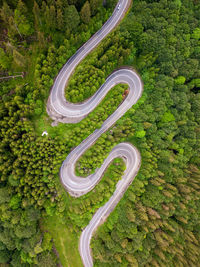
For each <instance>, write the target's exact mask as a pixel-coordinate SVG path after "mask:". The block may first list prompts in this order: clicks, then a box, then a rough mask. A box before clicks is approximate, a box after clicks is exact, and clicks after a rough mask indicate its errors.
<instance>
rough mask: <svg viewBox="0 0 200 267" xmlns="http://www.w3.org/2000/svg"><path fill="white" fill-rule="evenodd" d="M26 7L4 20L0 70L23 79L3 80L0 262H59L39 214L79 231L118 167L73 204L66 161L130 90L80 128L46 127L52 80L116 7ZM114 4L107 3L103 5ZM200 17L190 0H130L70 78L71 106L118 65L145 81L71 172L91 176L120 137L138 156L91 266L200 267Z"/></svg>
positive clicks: (111, 96)
mask: <svg viewBox="0 0 200 267" xmlns="http://www.w3.org/2000/svg"><path fill="white" fill-rule="evenodd" d="M0 3H1V2H0ZM26 3H27V4H25V1H24V2H23V1H21V0H20V1H6V2H4V3H3V4H1V12H0V14H1V24H0V25H1V26H0V31H1V33H2V35H1V36H2V39H3V42H1V44H2V49H0V58H1V59H0V71H1V72H3V71H4V72H5V71H6V70H7V71H8V72H9V73H11V74H12V73H13V72H15V71H24V72H26V74H27V76H25V78H24V79H21V80H9V81H5V82H1V83H0V96H1V97H0V116H1V120H0V129H1V131H0V141H1V142H0V153H1V158H0V163H1V164H0V176H1V185H0V204H1V205H0V218H1V220H0V223H1V225H0V230H1V231H0V252H1V253H0V262H1V263H4V262H9V264H10V266H15V267H17V266H19V267H21V266H22V267H24V266H25V267H26V266H37V265H38V266H56V261H55V257H54V256H53V254H52V240H51V235H50V234H49V233H42V232H41V230H40V228H39V220H40V218H41V216H42V217H43V216H45V214H48V215H50V216H52V219H53V215H54V214H55V213H56V215H57V216H59V217H60V218H62V220H64V221H65V223H66V224H67V225H68V226H69V227H70V229H74V230H75V231H76V232H79V231H80V230H81V229H82V228H83V227H85V226H86V225H87V224H88V222H89V220H90V219H91V217H92V215H93V214H94V212H95V211H96V209H97V208H99V207H100V206H102V205H103V204H104V203H105V202H106V201H107V200H108V199H109V198H110V196H111V195H112V193H113V191H114V190H115V185H116V183H117V181H118V180H119V179H120V177H121V175H122V173H123V170H124V165H123V163H122V162H121V161H119V160H115V161H114V163H113V164H112V165H110V166H109V167H108V170H107V172H106V173H105V176H104V178H103V180H102V181H101V182H100V183H99V185H97V187H96V188H94V189H93V191H92V192H90V193H89V194H87V195H86V196H83V197H81V198H80V199H73V198H71V197H69V196H68V195H67V196H66V195H64V194H63V190H62V188H61V186H60V183H59V179H58V174H59V168H60V166H61V163H62V161H63V160H64V158H65V157H66V155H67V154H68V153H69V152H70V150H71V149H73V147H75V146H77V145H79V144H80V142H81V141H82V140H84V139H85V138H86V137H87V136H88V135H89V134H91V133H92V132H93V131H94V130H95V129H96V128H99V127H101V124H102V123H103V121H104V120H105V119H106V118H107V117H108V116H109V115H110V114H112V113H113V112H114V110H116V108H117V106H118V105H119V104H120V103H121V102H122V101H123V99H124V97H126V94H127V93H128V91H127V88H126V86H124V85H118V86H116V87H115V88H113V90H111V92H109V93H108V95H107V97H106V98H105V100H104V101H103V102H102V103H101V104H100V105H99V106H98V107H97V108H96V109H95V110H94V111H93V112H92V113H91V114H90V115H89V116H88V117H87V118H85V119H84V120H83V121H81V122H80V123H78V124H77V125H58V126H57V127H54V128H52V127H50V126H49V125H50V122H49V119H47V116H46V113H45V108H46V99H47V97H48V95H49V89H50V87H51V86H52V84H53V79H54V78H55V76H56V74H57V72H58V71H59V69H60V68H61V67H62V65H63V64H64V63H65V62H66V60H67V59H69V57H70V56H71V55H73V54H74V53H75V51H76V50H77V49H78V47H80V46H81V45H82V44H83V42H85V41H87V40H88V39H89V38H90V36H91V35H92V34H93V33H95V32H96V31H97V30H98V29H99V28H100V27H101V25H102V24H103V22H104V21H105V20H106V19H107V18H108V16H109V15H110V13H111V10H106V9H105V8H104V7H102V1H98V0H97V1H96V0H90V1H76V0H69V1H64V0H57V1H46V2H45V1H39V0H38V1H34V2H33V1H26ZM114 3H116V1H108V0H107V1H104V4H105V6H107V7H108V6H112V7H113V5H114ZM87 10H90V11H91V15H90V14H89V13H88V12H86V11H87ZM199 14H200V5H199V3H198V1H195V0H194V1H189V0H183V1H178V0H177V1H165V0H161V1H150V0H149V1H134V3H133V8H132V11H131V12H130V13H129V14H128V15H127V17H126V18H125V19H124V21H123V22H122V23H121V24H120V26H119V28H118V29H117V30H116V31H115V32H114V33H111V34H110V35H109V36H108V37H107V38H106V39H105V40H104V41H103V42H102V44H101V45H100V46H99V47H98V48H97V49H96V50H95V51H93V52H92V53H91V54H90V55H89V56H88V57H87V58H86V59H85V60H84V61H83V62H82V63H81V64H80V66H78V67H77V69H76V71H75V73H74V76H73V77H72V78H71V80H70V82H69V86H68V88H67V90H66V97H67V99H68V100H70V101H72V102H80V101H83V100H85V99H86V98H88V97H90V96H91V95H92V94H94V92H96V90H97V89H98V88H99V86H100V85H101V84H102V83H103V82H104V81H105V79H106V77H107V76H108V75H109V74H110V73H111V72H112V71H113V70H114V69H115V68H117V67H119V66H121V65H127V64H128V65H130V66H132V67H134V68H137V69H138V71H139V73H140V74H141V76H142V80H143V82H144V92H143V96H142V98H141V99H140V100H139V102H138V103H137V104H136V105H135V106H133V107H132V108H131V109H130V110H129V111H128V112H127V113H126V114H125V116H123V117H122V118H121V119H120V120H119V121H118V122H116V124H115V125H114V126H113V127H112V128H111V129H109V130H108V131H107V133H105V134H104V135H102V136H101V138H100V139H99V140H98V141H97V143H96V144H95V145H94V146H93V147H91V148H90V149H89V150H88V151H87V152H86V153H85V155H83V156H82V157H81V158H80V159H79V161H78V162H77V173H78V174H80V175H82V176H87V175H88V174H89V173H91V172H93V171H94V170H95V169H96V168H97V167H99V166H100V165H101V163H102V161H103V160H104V158H105V157H106V155H107V154H108V153H109V151H110V150H111V149H112V147H113V146H114V145H115V144H117V143H119V142H122V141H128V142H131V143H133V144H134V145H135V146H136V147H137V148H138V149H139V151H140V152H141V156H142V166H141V169H140V172H139V174H138V176H137V177H136V178H135V180H134V182H133V184H132V185H131V186H130V188H129V189H128V191H127V193H126V194H125V196H124V198H123V200H122V201H121V202H120V204H119V205H118V207H117V208H116V210H115V211H114V212H113V213H112V214H111V216H110V218H109V219H108V221H107V223H106V224H105V225H103V226H102V227H101V228H100V229H99V231H98V232H97V234H96V235H95V237H94V239H93V241H92V248H93V256H94V260H95V266H147V267H148V266H198V264H199V260H200V258H199V246H200V237H199V236H200V234H199V222H200V218H199V205H200V201H199V186H200V183H199V178H200V172H199V169H198V167H197V166H199V164H200V160H199V140H200V127H199V123H200V115H199V114H200V104H199V103H200V93H199V88H200V82H199V79H200V72H199V59H200V57H199V55H200V48H199V19H200V15H199ZM19 17H22V18H23V19H22V20H20V19H19ZM9 73H6V75H7V74H9ZM38 121H40V129H42V130H46V128H45V127H46V126H47V127H49V128H48V129H49V135H48V136H47V137H41V133H40V130H38V125H39V124H38ZM38 133H39V134H40V136H38ZM60 137H61V138H60Z"/></svg>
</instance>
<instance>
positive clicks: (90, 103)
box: [47, 0, 143, 267]
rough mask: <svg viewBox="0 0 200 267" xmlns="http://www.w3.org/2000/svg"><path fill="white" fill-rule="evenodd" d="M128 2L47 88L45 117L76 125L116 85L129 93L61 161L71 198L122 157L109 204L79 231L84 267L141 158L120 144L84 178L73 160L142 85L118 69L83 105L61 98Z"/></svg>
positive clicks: (121, 112) (124, 1)
mask: <svg viewBox="0 0 200 267" xmlns="http://www.w3.org/2000/svg"><path fill="white" fill-rule="evenodd" d="M130 2H131V1H129V0H120V1H119V2H118V3H117V6H116V7H115V9H114V12H113V14H112V16H111V17H110V18H109V19H108V21H107V22H106V23H105V24H104V25H103V26H102V28H101V29H100V30H99V31H98V32H97V33H96V34H94V35H93V36H92V37H91V38H90V39H89V40H88V41H87V42H86V43H85V44H84V45H83V46H82V47H81V48H79V49H78V50H77V52H76V53H75V54H74V55H73V56H72V57H71V58H70V59H69V60H68V61H67V63H66V64H65V65H64V66H63V68H62V69H61V71H60V72H59V74H58V76H57V77H56V79H55V82H54V84H53V87H52V89H51V92H50V95H49V98H48V102H47V112H48V114H49V116H50V117H51V118H52V119H53V120H56V121H59V122H62V123H77V122H79V121H81V120H82V119H83V118H85V117H86V116H87V115H88V114H89V113H90V112H91V111H92V110H94V108H95V107H96V106H97V105H98V104H99V103H100V102H101V101H102V100H103V98H104V97H105V96H106V94H107V93H108V92H109V90H110V89H111V88H112V87H113V86H115V85H117V84H120V83H123V84H127V85H128V87H129V93H128V95H127V96H126V98H125V100H124V101H123V102H122V103H121V105H119V107H118V108H117V110H116V111H115V112H114V113H113V114H112V115H110V117H108V118H107V119H106V120H105V121H104V123H103V124H102V126H101V128H100V129H96V130H95V131H94V132H93V133H92V134H91V135H89V136H88V137H87V138H86V139H85V140H83V141H82V143H81V144H80V145H79V146H77V147H76V148H75V149H74V150H73V151H72V152H71V153H70V154H69V155H68V156H67V158H66V159H65V160H64V162H63V163H62V166H61V168H60V179H61V182H62V184H63V186H64V188H65V189H66V191H67V192H69V194H70V195H71V196H74V197H80V196H82V195H84V194H86V193H88V192H89V191H91V190H92V189H93V188H94V187H95V186H96V185H97V184H98V183H99V181H100V179H101V177H102V175H103V173H104V171H105V170H106V168H107V167H108V165H109V164H110V163H111V162H112V161H113V159H115V158H122V159H123V160H124V162H125V164H126V170H125V172H124V174H123V176H122V178H121V180H120V181H119V182H118V183H117V185H116V190H115V192H114V193H113V195H112V196H111V198H110V199H109V201H108V202H107V203H106V204H105V205H104V206H102V207H101V208H99V209H98V210H97V211H96V213H95V214H94V216H93V217H92V219H91V221H90V223H89V224H88V226H87V227H86V228H85V229H84V230H83V232H82V234H81V237H80V241H79V252H80V255H81V258H82V262H83V265H84V266H85V267H91V266H93V260H92V253H91V249H90V241H91V238H92V235H93V233H94V232H95V230H96V229H97V227H98V226H99V225H100V224H102V223H103V222H104V221H105V219H106V218H107V217H108V216H109V214H110V213H111V212H112V211H113V209H114V208H115V207H116V205H117V203H118V202H119V201H120V199H121V198H122V196H123V194H124V193H125V191H126V190H127V188H128V187H129V185H130V184H131V183H132V181H133V180H134V178H135V176H136V175H137V172H138V170H139V168H140V163H141V157H140V153H139V151H138V150H137V149H136V148H135V147H134V146H133V145H131V144H130V143H120V144H118V145H117V146H115V147H114V148H113V149H112V151H111V152H110V154H109V155H108V157H107V158H106V159H105V160H104V162H103V164H102V166H101V167H100V168H98V169H96V171H95V173H94V174H91V175H89V176H88V177H86V178H83V177H78V176H76V174H75V165H76V162H77V160H78V159H79V158H80V157H81V156H82V155H83V154H84V152H85V151H86V150H87V149H88V148H90V147H91V146H92V145H93V144H94V143H95V142H96V140H97V139H98V138H99V137H100V136H101V135H102V134H103V133H105V132H106V131H107V130H108V129H109V128H110V127H111V126H112V125H113V124H114V123H115V122H116V121H117V120H118V119H119V118H121V117H122V116H123V115H124V114H125V113H126V111H127V110H129V109H130V108H131V107H132V106H133V105H134V104H135V103H136V102H137V101H138V100H139V98H140V97H141V95H142V91H143V84H142V82H141V79H140V77H139V75H138V74H137V73H136V72H135V71H134V70H132V69H130V68H128V67H127V68H122V69H119V70H116V71H115V72H113V73H112V74H111V75H110V76H109V77H108V78H107V79H106V81H105V83H104V84H103V85H102V86H101V87H100V88H99V89H98V91H97V92H96V93H95V94H94V95H93V96H92V97H90V98H89V99H88V100H86V101H84V102H83V103H78V104H73V103H70V102H68V101H66V99H65V86H66V84H67V82H68V81H69V78H70V76H71V74H72V73H73V71H74V70H75V68H76V66H77V65H78V64H79V63H80V62H81V61H82V60H83V59H84V58H85V57H86V56H87V55H88V54H89V53H90V52H91V51H92V50H93V49H94V48H95V47H96V46H97V45H98V44H99V43H100V42H101V41H102V40H103V39H104V38H105V37H106V36H107V35H108V34H109V33H110V32H111V31H112V30H113V28H114V27H115V26H116V25H117V24H118V23H119V21H120V20H121V19H122V18H123V17H124V15H125V13H126V11H127V9H128V8H129V6H130Z"/></svg>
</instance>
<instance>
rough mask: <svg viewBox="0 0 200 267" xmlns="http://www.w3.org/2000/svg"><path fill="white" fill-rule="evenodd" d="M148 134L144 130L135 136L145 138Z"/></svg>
mask: <svg viewBox="0 0 200 267" xmlns="http://www.w3.org/2000/svg"><path fill="white" fill-rule="evenodd" d="M145 134H146V132H145V131H144V130H142V131H137V132H136V133H135V136H136V137H138V138H143V137H144V136H145Z"/></svg>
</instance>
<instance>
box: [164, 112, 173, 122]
mask: <svg viewBox="0 0 200 267" xmlns="http://www.w3.org/2000/svg"><path fill="white" fill-rule="evenodd" d="M174 120H175V118H174V115H173V114H172V113H171V112H170V111H167V112H165V113H164V115H163V116H162V119H161V121H162V122H170V121H174Z"/></svg>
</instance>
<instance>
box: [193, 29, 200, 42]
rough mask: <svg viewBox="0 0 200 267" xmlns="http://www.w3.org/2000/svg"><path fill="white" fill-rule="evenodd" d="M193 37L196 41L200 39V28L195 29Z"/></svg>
mask: <svg viewBox="0 0 200 267" xmlns="http://www.w3.org/2000/svg"><path fill="white" fill-rule="evenodd" d="M192 37H193V38H194V39H196V40H199V39H200V28H195V29H194V31H193V34H192Z"/></svg>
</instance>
